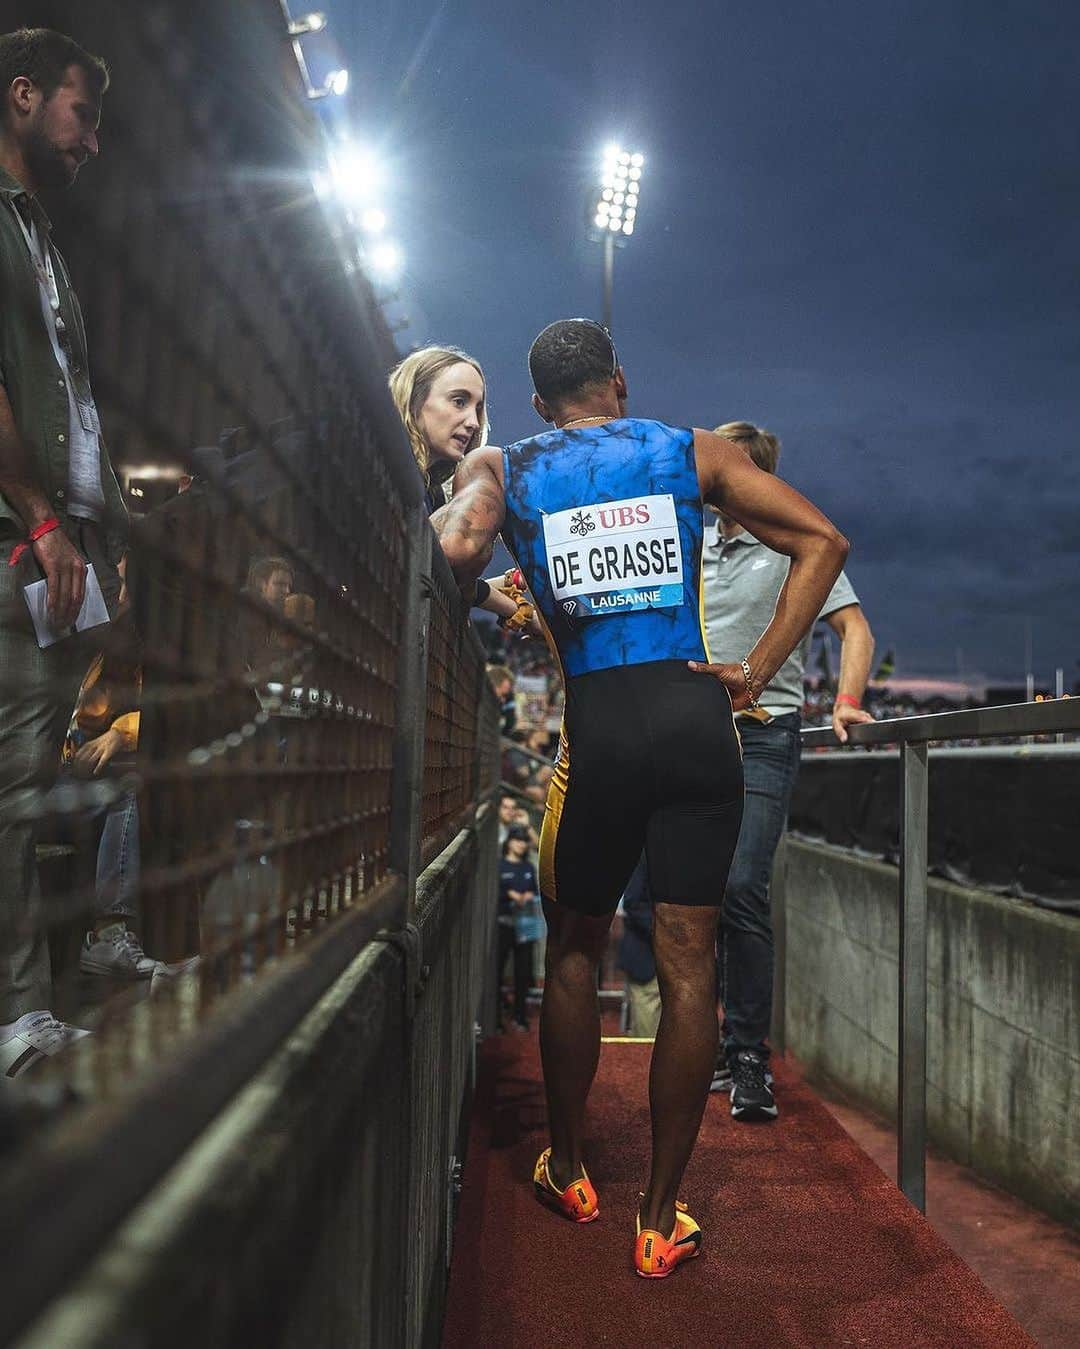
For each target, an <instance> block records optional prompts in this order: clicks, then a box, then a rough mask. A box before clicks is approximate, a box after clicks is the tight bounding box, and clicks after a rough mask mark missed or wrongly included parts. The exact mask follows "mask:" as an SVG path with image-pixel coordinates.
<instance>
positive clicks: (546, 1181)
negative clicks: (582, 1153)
mask: <svg viewBox="0 0 1080 1349" xmlns="http://www.w3.org/2000/svg"><path fill="white" fill-rule="evenodd" d="M550 1156H551V1149H550V1148H545V1149H544V1151H543V1152H542V1153H541V1154H540V1156H539V1157H537V1159H536V1167H535V1169H534V1170H533V1188H534V1190H535V1191H536V1197H537V1199H539V1200H540V1201H541V1202H542V1203H545V1204H549V1205H550V1206H551V1207H552V1208H554V1209H557V1210H558V1212H560V1213H561V1214H563V1216H564V1217H567V1218H569V1219H570V1220H571V1221H572V1222H575V1223H591V1222H594V1221H595V1220H596V1219H597V1218H599V1216H600V1201H599V1200H598V1199H597V1197H596V1190H595V1189H594V1188H593V1183H592V1181H591V1180H590V1179H589V1177H588V1176H587V1175H586V1174H585V1168H584V1167H582V1168H581V1178H580V1179H579V1180H572V1181H571V1182H570V1184H569V1185H568V1186H567V1187H566V1189H565V1190H559V1189H556V1187H555V1183H554V1181H553V1180H552V1179H551V1176H550V1175H549V1174H548V1158H549V1157H550Z"/></svg>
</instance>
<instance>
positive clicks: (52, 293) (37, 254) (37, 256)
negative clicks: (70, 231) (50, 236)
mask: <svg viewBox="0 0 1080 1349" xmlns="http://www.w3.org/2000/svg"><path fill="white" fill-rule="evenodd" d="M11 209H12V211H13V212H14V215H15V219H16V220H17V221H18V222H19V229H20V230H22V236H23V238H24V239H25V240H26V247H27V249H28V250H29V252H30V259H31V261H32V262H33V264H34V271H35V272H37V277H38V280H39V281H40V282H41V284H42V285H43V286H44V287H45V291H46V293H47V294H48V297H49V307H50V308H51V309H52V311H53V314H54V315H55V316H56V318H57V319H59V322H60V327H61V330H62V329H63V323H64V321H63V319H61V318H60V289H59V287H58V286H57V284H56V273H55V272H54V271H53V264H52V250H51V249H50V248H49V245H48V243H47V242H46V243H45V244H44V245H42V243H41V236H40V235H39V234H38V230H37V226H36V225H35V224H34V222H33V219H31V225H32V226H33V233H31V232H30V230H29V229H27V227H26V221H25V220H24V219H23V217H22V212H21V211H20V210H19V208H18V207H17V206H16V205H15V202H14V200H13V201H12V203H11Z"/></svg>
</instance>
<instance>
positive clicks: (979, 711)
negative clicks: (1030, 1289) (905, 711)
mask: <svg viewBox="0 0 1080 1349" xmlns="http://www.w3.org/2000/svg"><path fill="white" fill-rule="evenodd" d="M1066 732H1080V699H1070V698H1065V699H1060V700H1057V701H1053V702H1043V703H1018V704H1014V705H1011V706H1007V707H979V708H970V709H965V710H962V711H957V712H938V713H933V714H929V715H926V716H915V717H902V718H898V719H896V720H890V721H878V722H868V723H866V724H864V725H859V726H851V727H849V728H848V734H849V737H850V743H851V744H852V746H855V747H863V746H868V745H882V746H892V745H896V746H898V747H899V760H900V822H899V823H900V875H899V916H900V926H899V936H900V941H899V1022H898V1048H899V1062H898V1070H897V1088H896V1090H897V1148H896V1151H897V1156H896V1175H897V1184H898V1185H899V1186H900V1189H901V1190H902V1191H903V1192H904V1194H905V1195H906V1196H907V1197H908V1199H909V1200H910V1201H911V1202H912V1203H913V1204H914V1205H915V1206H916V1208H918V1209H919V1210H920V1212H925V1210H926V1137H927V1125H926V1050H927V1030H926V1007H927V931H928V906H927V857H928V826H929V791H928V787H929V756H928V749H929V746H930V745H931V744H932V743H934V742H935V741H941V740H991V739H994V740H996V739H1010V738H1015V737H1018V736H1048V735H1058V734H1062V733H1066ZM837 743H838V742H837V740H836V737H835V735H834V734H833V732H832V730H831V728H828V727H825V728H815V729H808V730H804V731H803V733H802V744H803V747H804V749H817V748H821V747H824V746H835V745H836V744H837ZM776 929H777V930H776V961H777V978H776V995H777V997H776V1007H775V1012H774V1026H775V1027H776V1030H777V1031H778V1033H779V1035H778V1038H779V1040H780V1043H779V1044H778V1046H777V1047H778V1048H780V1049H781V1050H782V1049H783V1047H784V1046H783V1039H784V1031H783V1027H784V1019H785V1011H786V1008H785V994H784V987H785V975H784V971H785V962H786V947H787V941H786V938H787V933H786V923H785V920H784V915H783V913H782V912H780V913H778V914H777V915H776ZM774 1038H776V1037H774Z"/></svg>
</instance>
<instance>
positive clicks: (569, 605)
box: [544, 493, 685, 618]
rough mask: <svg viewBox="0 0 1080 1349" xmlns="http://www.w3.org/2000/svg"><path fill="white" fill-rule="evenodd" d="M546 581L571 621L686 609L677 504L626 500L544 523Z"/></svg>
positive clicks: (576, 508) (586, 508)
mask: <svg viewBox="0 0 1080 1349" xmlns="http://www.w3.org/2000/svg"><path fill="white" fill-rule="evenodd" d="M544 546H545V548H546V550H547V560H548V577H549V579H550V581H551V586H552V589H553V591H554V593H555V599H556V602H557V603H558V605H559V607H560V608H561V609H562V611H563V612H564V613H565V614H567V615H568V616H569V617H571V618H584V617H588V616H594V615H602V614H617V613H626V612H627V611H628V610H634V609H671V608H674V607H675V606H676V605H680V604H683V603H684V602H685V595H684V592H683V557H682V542H681V540H680V538H679V521H678V517H677V516H676V514H675V499H674V498H673V497H672V496H671V494H670V493H667V494H665V495H663V496H647V497H628V498H627V499H626V500H625V501H609V502H604V503H603V504H593V505H589V506H574V507H572V508H571V509H570V510H567V511H557V512H556V513H555V514H554V515H545V516H544Z"/></svg>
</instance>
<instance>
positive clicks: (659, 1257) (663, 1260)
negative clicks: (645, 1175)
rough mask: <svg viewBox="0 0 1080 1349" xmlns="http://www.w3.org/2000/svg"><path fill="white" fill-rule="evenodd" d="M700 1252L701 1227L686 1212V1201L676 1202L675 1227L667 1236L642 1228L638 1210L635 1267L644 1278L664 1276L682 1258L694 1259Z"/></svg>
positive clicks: (672, 1271)
mask: <svg viewBox="0 0 1080 1349" xmlns="http://www.w3.org/2000/svg"><path fill="white" fill-rule="evenodd" d="M642 1197H644V1196H642ZM700 1253H701V1228H700V1227H699V1226H698V1225H697V1223H696V1222H695V1221H694V1220H693V1218H691V1216H690V1215H689V1213H687V1211H686V1205H685V1204H682V1203H680V1202H679V1201H678V1200H676V1201H675V1226H674V1228H673V1229H672V1233H671V1236H670V1237H665V1236H664V1235H663V1234H662V1233H661V1232H654V1231H653V1230H652V1229H651V1228H648V1227H644V1228H643V1227H642V1226H641V1213H640V1210H639V1212H638V1217H637V1241H636V1242H635V1243H634V1269H635V1270H636V1272H637V1273H638V1274H640V1275H641V1277H642V1278H643V1279H666V1278H667V1276H668V1275H669V1274H673V1273H674V1272H675V1269H676V1267H677V1266H678V1265H681V1264H682V1262H683V1261H684V1260H693V1259H694V1257H695V1256H697V1255H699V1254H700Z"/></svg>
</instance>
